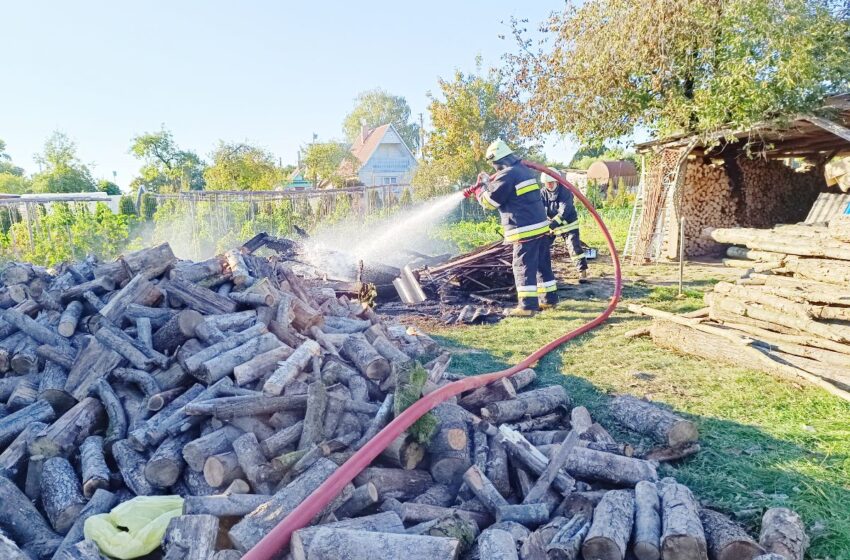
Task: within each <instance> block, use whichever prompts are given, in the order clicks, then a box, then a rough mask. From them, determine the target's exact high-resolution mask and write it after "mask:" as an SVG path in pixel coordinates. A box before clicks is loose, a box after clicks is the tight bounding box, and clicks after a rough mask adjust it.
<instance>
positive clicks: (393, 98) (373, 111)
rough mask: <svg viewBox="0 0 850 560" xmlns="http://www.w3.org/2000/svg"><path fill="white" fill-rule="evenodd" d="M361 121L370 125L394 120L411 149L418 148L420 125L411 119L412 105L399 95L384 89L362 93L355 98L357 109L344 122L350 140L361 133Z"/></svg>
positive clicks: (345, 131) (379, 124)
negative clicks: (391, 93)
mask: <svg viewBox="0 0 850 560" xmlns="http://www.w3.org/2000/svg"><path fill="white" fill-rule="evenodd" d="M361 123H365V125H366V127H367V128H370V129H372V128H375V127H378V126H381V125H382V124H388V123H391V124H392V125H393V126H395V129H396V130H397V131H398V133H399V135H400V136H401V137H402V139H403V140H404V143H405V144H407V147H408V148H410V150H411V151H412V152H414V153H416V150H417V149H419V125H418V124H416V123H412V122H410V106H409V105H408V104H407V100H406V99H405V98H404V97H402V96H400V95H390V94H389V93H387V92H385V91H384V90H382V89H373V90H369V91H364V92H362V93H360V94H359V95H358V96H357V98H356V99H355V100H354V109H352V110H351V112H350V113H348V115H346V117H345V120H344V121H343V122H342V130H343V132H344V133H345V137H346V138H347V139H348V141H349V142H354V140H356V139H357V137H358V136H359V135H360V127H361Z"/></svg>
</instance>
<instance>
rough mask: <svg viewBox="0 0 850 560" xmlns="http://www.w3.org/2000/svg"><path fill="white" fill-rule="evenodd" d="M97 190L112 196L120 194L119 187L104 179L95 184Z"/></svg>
mask: <svg viewBox="0 0 850 560" xmlns="http://www.w3.org/2000/svg"><path fill="white" fill-rule="evenodd" d="M97 190H99V191H100V192H105V193H106V194H108V195H112V196H114V195H119V194H121V187H119V186H118V185H116V184H115V183H113V182H112V181H107V180H106V179H101V180H100V181H98V182H97Z"/></svg>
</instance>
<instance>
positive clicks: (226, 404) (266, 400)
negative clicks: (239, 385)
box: [185, 378, 307, 420]
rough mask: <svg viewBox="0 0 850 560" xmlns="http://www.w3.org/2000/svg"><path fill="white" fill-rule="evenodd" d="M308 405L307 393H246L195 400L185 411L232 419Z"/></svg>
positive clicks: (303, 407)
mask: <svg viewBox="0 0 850 560" xmlns="http://www.w3.org/2000/svg"><path fill="white" fill-rule="evenodd" d="M225 379H227V378H225ZM306 407H307V395H306V394H299V395H293V396H282V397H267V396H265V395H259V396H249V395H245V396H237V397H222V398H216V399H209V400H207V401H203V402H193V403H191V404H187V405H186V407H185V412H186V413H187V414H190V415H210V416H213V417H215V418H218V419H219V420H232V419H233V418H239V417H241V416H256V415H263V414H274V413H276V412H280V411H284V410H304V409H305V408H306Z"/></svg>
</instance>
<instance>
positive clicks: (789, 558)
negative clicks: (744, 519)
mask: <svg viewBox="0 0 850 560" xmlns="http://www.w3.org/2000/svg"><path fill="white" fill-rule="evenodd" d="M759 544H760V545H761V546H762V547H763V548H764V550H765V551H766V552H770V553H774V554H779V555H780V556H783V557H784V558H785V559H786V560H802V559H803V556H804V555H805V553H806V549H807V548H808V547H809V537H808V536H807V535H806V529H805V526H804V525H803V521H802V519H800V516H799V515H797V513H795V512H794V511H791V510H790V509H787V508H770V509H768V510H767V511H766V512H764V516H763V517H762V519H761V534H760V535H759Z"/></svg>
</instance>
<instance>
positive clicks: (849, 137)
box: [800, 115, 850, 142]
mask: <svg viewBox="0 0 850 560" xmlns="http://www.w3.org/2000/svg"><path fill="white" fill-rule="evenodd" d="M800 118H801V119H802V120H806V121H808V122H810V123H812V124H813V125H815V126H817V127H819V128H822V129H824V130H826V131H828V132H831V133H832V134H834V135H836V136H838V137H839V138H843V139H844V140H846V141H848V142H850V129H848V128H847V127H844V126H841V125H840V124H838V123H834V122H832V121H831V120H829V119H825V118H823V117H816V116H815V115H804V116H802V117H800Z"/></svg>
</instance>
